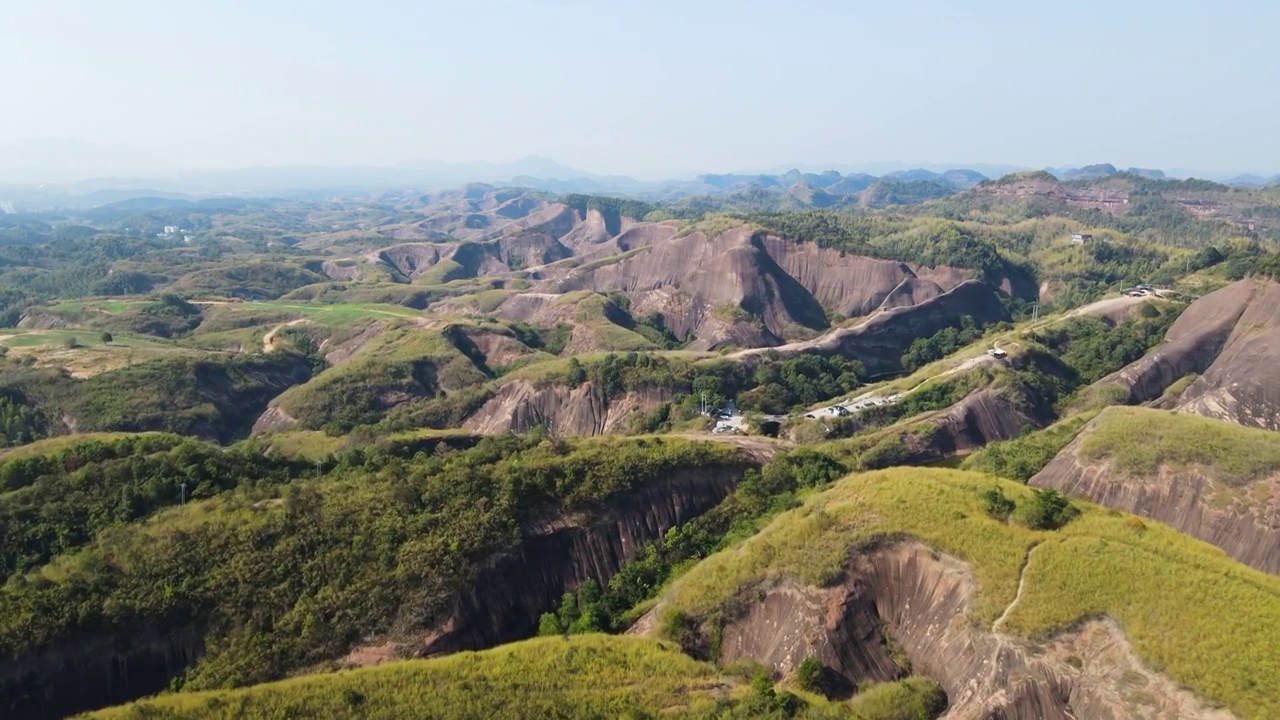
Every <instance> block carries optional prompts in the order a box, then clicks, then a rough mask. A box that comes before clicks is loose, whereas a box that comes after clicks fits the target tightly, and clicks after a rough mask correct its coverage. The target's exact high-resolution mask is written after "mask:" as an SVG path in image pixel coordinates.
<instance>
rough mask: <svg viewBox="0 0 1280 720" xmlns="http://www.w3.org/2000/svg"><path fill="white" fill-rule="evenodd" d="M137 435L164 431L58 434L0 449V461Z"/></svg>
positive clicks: (48, 453) (157, 434)
mask: <svg viewBox="0 0 1280 720" xmlns="http://www.w3.org/2000/svg"><path fill="white" fill-rule="evenodd" d="M139 435H149V436H155V437H159V436H161V435H164V433H159V432H143V433H128V432H86V433H76V434H74V435H58V436H56V437H51V438H45V439H43V440H37V441H35V442H33V443H28V444H26V445H22V446H20V447H15V448H9V449H7V450H0V463H3V462H8V461H9V460H18V459H21V458H30V457H38V456H40V455H52V454H54V453H57V452H58V451H60V450H65V449H66V448H69V447H74V446H76V445H80V444H82V443H92V442H111V441H113V440H120V439H122V438H127V437H136V436H139Z"/></svg>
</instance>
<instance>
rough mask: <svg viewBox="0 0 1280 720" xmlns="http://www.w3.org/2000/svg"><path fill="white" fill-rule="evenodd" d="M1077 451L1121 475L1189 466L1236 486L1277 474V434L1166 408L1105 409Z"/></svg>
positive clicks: (1279, 438) (1279, 439) (1279, 442)
mask: <svg viewBox="0 0 1280 720" xmlns="http://www.w3.org/2000/svg"><path fill="white" fill-rule="evenodd" d="M1080 455H1081V457H1083V458H1084V459H1086V460H1106V461H1108V462H1109V463H1110V467H1111V469H1112V470H1113V471H1114V472H1116V473H1120V474H1124V475H1129V476H1134V477H1141V476H1150V475H1154V474H1155V473H1156V472H1157V471H1158V470H1159V469H1160V468H1161V467H1166V468H1171V469H1174V470H1185V469H1192V468H1194V469H1197V470H1200V471H1202V472H1204V473H1205V474H1206V475H1208V476H1210V477H1213V478H1216V479H1218V480H1221V481H1223V482H1225V483H1227V484H1228V485H1232V486H1236V487H1239V486H1241V485H1246V484H1248V483H1250V482H1252V481H1255V480H1258V479H1260V478H1263V477H1267V476H1270V475H1273V474H1275V473H1277V472H1280V434H1277V433H1274V432H1270V431H1267V430H1259V429H1256V428H1246V427H1241V426H1239V425H1236V424H1234V423H1229V422H1224V421H1221V420H1213V419H1211V418H1205V417H1200V416H1198V415H1187V414H1182V413H1174V412H1170V411H1167V410H1153V409H1150V408H1139V407H1111V408H1107V409H1106V410H1104V411H1103V412H1102V413H1101V414H1100V415H1099V416H1098V418H1097V419H1096V420H1095V421H1094V423H1093V425H1092V426H1091V428H1090V429H1089V430H1087V431H1086V433H1085V434H1084V435H1083V436H1082V438H1081V441H1080Z"/></svg>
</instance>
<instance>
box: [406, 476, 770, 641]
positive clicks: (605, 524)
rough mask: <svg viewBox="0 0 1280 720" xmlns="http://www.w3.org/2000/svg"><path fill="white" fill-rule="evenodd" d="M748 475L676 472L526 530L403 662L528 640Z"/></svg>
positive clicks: (529, 525) (703, 510)
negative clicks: (584, 589) (548, 617)
mask: <svg viewBox="0 0 1280 720" xmlns="http://www.w3.org/2000/svg"><path fill="white" fill-rule="evenodd" d="M747 467H749V466H748V465H747V464H746V463H745V462H744V464H743V465H741V466H737V467H721V468H712V469H706V470H689V471H684V472H679V473H676V474H675V475H673V476H672V477H671V478H669V479H667V480H666V481H664V482H661V483H655V484H653V485H650V486H648V487H645V488H642V489H640V490H638V491H635V492H634V493H632V494H630V495H628V496H626V497H622V498H618V499H616V500H614V501H611V502H610V504H609V508H608V509H606V510H605V511H603V512H601V513H598V514H578V515H573V516H552V517H547V518H545V519H542V520H538V521H534V522H530V523H528V524H527V525H526V526H525V527H524V528H523V536H524V539H523V542H522V543H521V546H520V550H519V553H518V554H515V555H510V556H503V557H498V558H494V559H493V560H492V561H491V562H490V563H489V565H488V567H486V568H485V569H484V570H482V571H481V572H480V573H479V575H478V577H476V578H475V579H474V580H473V581H472V582H470V583H468V584H467V585H466V587H464V588H463V589H462V590H460V591H459V592H458V594H457V595H456V596H455V598H454V602H453V612H452V613H451V615H450V617H449V619H448V620H446V621H445V622H444V623H442V624H441V625H440V626H438V627H437V628H435V629H434V630H432V631H431V632H429V633H427V634H426V635H425V637H422V638H420V639H418V640H416V641H414V642H410V643H407V644H405V645H404V646H403V647H402V648H401V649H400V652H401V654H412V655H415V656H420V657H421V656H431V655H440V654H443V653H449V652H456V651H458V650H475V649H480V648H486V647H492V646H494V645H497V644H500V643H503V642H508V641H511V640H516V639H520V638H525V637H529V636H531V635H533V634H534V633H535V632H536V631H537V627H538V618H539V617H540V616H541V615H542V613H544V612H549V611H551V610H554V609H555V608H556V607H557V605H558V604H559V602H560V598H561V596H562V595H563V594H564V593H565V592H566V591H573V590H576V589H577V588H578V586H579V585H581V584H582V583H583V582H584V581H586V580H587V579H589V578H590V579H593V580H595V581H596V582H598V583H600V585H602V586H603V585H605V584H607V583H608V582H609V578H611V577H613V576H614V575H615V574H616V573H617V572H618V570H619V569H620V568H621V567H622V565H623V563H625V562H627V561H628V560H632V559H634V558H635V557H636V556H637V555H638V554H639V552H640V551H641V550H642V549H643V548H644V546H645V545H646V544H647V543H650V542H653V541H654V540H657V539H659V538H661V537H662V536H663V535H665V534H666V532H667V530H668V529H670V528H673V527H676V526H678V525H681V524H683V523H685V522H688V521H689V520H692V519H693V518H695V517H697V516H698V515H701V514H702V513H704V512H706V511H707V510H710V509H711V508H713V507H715V506H716V505H718V504H719V503H720V501H721V500H723V499H724V498H725V497H727V496H728V495H729V493H731V492H733V489H734V488H735V487H736V486H737V483H738V481H739V480H741V478H742V475H743V473H744V472H745V471H746V469H747Z"/></svg>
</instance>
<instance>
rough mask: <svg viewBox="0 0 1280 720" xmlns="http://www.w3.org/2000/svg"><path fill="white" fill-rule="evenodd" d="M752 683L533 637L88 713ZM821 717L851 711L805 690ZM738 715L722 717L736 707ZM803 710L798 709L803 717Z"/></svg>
mask: <svg viewBox="0 0 1280 720" xmlns="http://www.w3.org/2000/svg"><path fill="white" fill-rule="evenodd" d="M750 700H751V689H750V688H749V687H747V685H746V684H745V683H744V682H743V681H742V680H741V679H740V678H732V677H726V676H724V675H723V674H722V673H721V671H719V670H718V669H716V668H715V667H713V666H712V665H710V664H707V663H701V662H698V661H696V660H693V659H692V658H690V657H688V656H687V655H684V654H683V653H681V652H680V650H679V648H677V647H674V646H673V645H670V644H664V643H659V642H655V641H653V640H649V639H644V638H635V637H616V636H615V637H610V636H604V635H581V636H574V637H570V638H562V637H553V638H537V639H534V640H527V641H524V642H519V643H514V644H511V645H507V646H503V647H500V648H496V649H493V650H486V651H484V652H478V653H470V652H468V653H460V654H457V655H452V656H450V657H446V658H440V659H436V660H415V661H405V662H397V663H390V664H387V665H382V666H378V667H372V668H364V669H360V670H350V671H343V672H338V673H332V674H327V675H312V676H305V677H300V678H295V679H291V680H285V681H282V682H276V683H271V684H267V685H260V686H257V687H253V688H249V689H246V690H235V691H219V692H205V693H183V694H173V695H166V696H161V697H158V698H155V699H152V700H147V701H143V702H139V703H135V704H133V705H126V706H122V707H118V708H112V709H108V710H102V711H99V712H96V713H91V714H89V715H86V716H84V717H86V718H96V719H97V720H128V719H131V718H151V717H164V718H171V719H173V720H214V719H221V718H226V719H228V720H230V719H231V718H236V719H238V720H258V719H262V720H266V719H268V718H271V719H274V718H295V719H296V718H324V719H325V720H329V719H334V720H339V719H345V718H352V719H354V718H360V719H361V720H400V719H401V718H408V717H416V718H434V719H436V720H447V719H450V718H459V719H461V718H476V719H479V718H485V719H492V720H524V719H526V718H527V719H529V720H533V719H538V720H541V719H542V718H562V719H565V720H570V719H573V718H583V719H587V718H592V719H594V718H628V717H634V718H646V717H654V716H656V715H661V716H662V717H664V718H668V717H669V718H689V717H707V718H709V717H747V716H748V715H745V714H741V711H742V709H743V705H744V704H745V703H747V702H749V701H750ZM806 700H807V701H808V702H809V703H810V708H812V709H818V710H822V711H825V712H824V713H823V715H822V716H823V717H826V718H849V719H850V720H854V716H853V715H852V714H851V713H850V712H848V711H847V710H845V709H844V706H843V705H842V704H836V703H828V702H826V701H824V700H822V699H821V698H815V697H811V696H806ZM735 709H736V710H738V712H735V713H733V714H732V715H729V714H728V713H729V712H731V711H733V710H735ZM806 714H807V713H805V712H803V711H802V713H801V714H800V715H799V716H798V717H804V716H805V715H806Z"/></svg>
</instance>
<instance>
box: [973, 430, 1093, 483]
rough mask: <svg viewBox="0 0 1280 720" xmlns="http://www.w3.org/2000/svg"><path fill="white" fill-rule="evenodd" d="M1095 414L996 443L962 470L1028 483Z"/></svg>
mask: <svg viewBox="0 0 1280 720" xmlns="http://www.w3.org/2000/svg"><path fill="white" fill-rule="evenodd" d="M1094 415H1095V413H1083V414H1080V415H1073V416H1071V417H1069V418H1067V419H1065V420H1062V421H1059V422H1056V423H1054V424H1053V425H1050V426H1049V427H1047V428H1045V429H1043V430H1036V431H1033V432H1029V433H1027V434H1026V435H1023V436H1021V437H1017V438H1014V439H1012V440H1005V441H1002V442H994V443H991V444H990V445H988V446H986V447H985V448H983V449H981V450H979V451H978V452H976V453H974V454H972V455H970V456H969V457H967V458H965V459H964V463H963V464H962V465H961V468H963V469H965V470H977V471H979V472H985V473H990V474H992V475H997V476H999V477H1002V478H1008V479H1010V480H1017V481H1018V482H1023V483H1025V482H1027V481H1028V480H1030V479H1031V478H1032V477H1033V476H1034V475H1035V474H1036V473H1038V472H1040V471H1041V470H1043V469H1044V467H1045V466H1046V465H1048V464H1049V462H1050V461H1051V460H1053V458H1054V457H1056V456H1057V455H1058V453H1059V452H1061V451H1062V448H1064V447H1066V446H1067V445H1068V444H1069V443H1070V442H1071V441H1072V440H1074V439H1075V437H1076V435H1077V434H1079V432H1080V430H1081V428H1083V427H1084V426H1085V424H1086V423H1087V422H1089V421H1090V420H1092V419H1093V417H1094Z"/></svg>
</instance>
